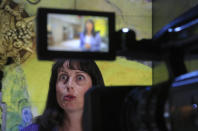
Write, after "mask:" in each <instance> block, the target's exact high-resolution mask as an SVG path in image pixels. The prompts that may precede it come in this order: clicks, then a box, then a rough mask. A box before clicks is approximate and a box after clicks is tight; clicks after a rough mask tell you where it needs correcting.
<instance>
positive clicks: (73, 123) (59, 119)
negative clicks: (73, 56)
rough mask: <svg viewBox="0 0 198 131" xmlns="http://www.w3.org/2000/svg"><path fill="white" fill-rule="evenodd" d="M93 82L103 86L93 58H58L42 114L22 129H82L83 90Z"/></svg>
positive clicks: (65, 130) (24, 130)
mask: <svg viewBox="0 0 198 131" xmlns="http://www.w3.org/2000/svg"><path fill="white" fill-rule="evenodd" d="M94 85H100V86H104V81H103V78H102V75H101V72H100V70H99V68H98V67H97V65H96V63H95V62H94V61H92V60H87V61H83V60H58V61H57V62H56V63H55V64H54V65H53V67H52V74H51V78H50V87H49V92H48V97H47V103H46V107H45V109H44V112H43V114H42V115H41V116H39V117H38V118H37V119H36V122H35V123H34V124H32V125H30V126H28V127H26V128H25V129H23V130H22V131H82V114H83V105H84V94H85V92H86V91H87V90H88V89H89V88H91V87H92V86H94Z"/></svg>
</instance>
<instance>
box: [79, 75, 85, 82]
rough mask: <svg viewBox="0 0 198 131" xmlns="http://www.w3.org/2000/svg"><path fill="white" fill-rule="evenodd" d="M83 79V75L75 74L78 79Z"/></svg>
mask: <svg viewBox="0 0 198 131" xmlns="http://www.w3.org/2000/svg"><path fill="white" fill-rule="evenodd" d="M84 79H85V77H84V76H83V75H78V76H77V80H79V81H81V80H84Z"/></svg>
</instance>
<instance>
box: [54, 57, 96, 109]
mask: <svg viewBox="0 0 198 131" xmlns="http://www.w3.org/2000/svg"><path fill="white" fill-rule="evenodd" d="M68 64H69V62H68V61H66V62H65V63H64V64H63V67H62V68H61V69H60V70H59V72H58V77H57V82H56V99H57V102H58V104H59V106H60V107H61V108H62V109H63V110H64V111H65V112H67V113H68V112H73V111H79V110H83V106H84V94H85V92H86V91H87V90H88V89H89V88H91V86H92V80H91V77H90V76H89V75H88V74H87V73H86V72H83V71H81V70H71V69H69V68H68Z"/></svg>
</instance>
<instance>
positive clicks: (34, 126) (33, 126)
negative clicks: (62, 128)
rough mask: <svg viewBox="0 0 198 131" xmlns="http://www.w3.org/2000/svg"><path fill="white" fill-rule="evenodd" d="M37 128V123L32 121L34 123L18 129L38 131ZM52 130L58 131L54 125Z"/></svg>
mask: <svg viewBox="0 0 198 131" xmlns="http://www.w3.org/2000/svg"><path fill="white" fill-rule="evenodd" d="M38 129H39V125H38V124H35V123H34V124H31V125H29V126H27V127H25V128H23V129H22V130H20V131H38ZM53 131H58V128H57V127H55V128H54V129H53Z"/></svg>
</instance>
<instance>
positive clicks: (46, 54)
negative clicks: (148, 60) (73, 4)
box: [36, 8, 116, 60]
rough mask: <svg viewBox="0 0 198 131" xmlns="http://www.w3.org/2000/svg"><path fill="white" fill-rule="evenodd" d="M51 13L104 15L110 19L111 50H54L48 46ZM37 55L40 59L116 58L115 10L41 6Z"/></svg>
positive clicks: (39, 10)
mask: <svg viewBox="0 0 198 131" xmlns="http://www.w3.org/2000/svg"><path fill="white" fill-rule="evenodd" d="M49 13H57V14H68V15H83V16H102V17H106V18H107V19H108V27H109V34H108V35H109V51H108V52H77V51H73V52H72V51H52V50H48V49H47V46H48V43H47V15H48V14H49ZM36 31H37V33H36V34H37V55H38V59H40V60H51V59H57V58H77V59H94V60H114V59H115V47H116V45H115V44H116V42H114V39H113V34H114V32H115V14H114V13H113V12H97V11H84V10H68V9H51V8H39V9H38V11H37V28H36Z"/></svg>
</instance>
